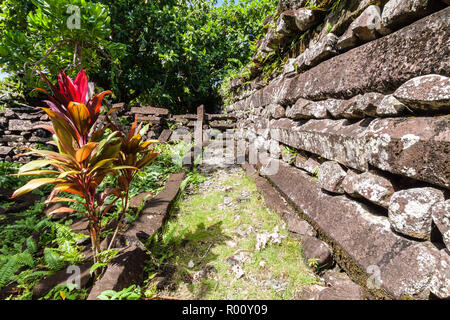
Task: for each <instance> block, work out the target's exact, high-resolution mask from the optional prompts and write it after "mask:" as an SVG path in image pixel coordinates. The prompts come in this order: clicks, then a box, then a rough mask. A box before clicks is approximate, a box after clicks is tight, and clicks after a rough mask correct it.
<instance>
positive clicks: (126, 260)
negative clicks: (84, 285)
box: [87, 246, 147, 300]
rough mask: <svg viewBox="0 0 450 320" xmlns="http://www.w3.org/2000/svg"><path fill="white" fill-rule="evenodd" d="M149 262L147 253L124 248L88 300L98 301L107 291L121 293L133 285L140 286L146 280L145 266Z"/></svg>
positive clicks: (113, 260)
mask: <svg viewBox="0 0 450 320" xmlns="http://www.w3.org/2000/svg"><path fill="white" fill-rule="evenodd" d="M146 260H147V255H146V253H145V252H144V251H143V250H142V249H140V248H138V247H135V246H130V247H127V248H124V249H122V250H121V252H119V254H118V255H117V256H115V257H114V258H113V259H112V260H111V262H110V263H109V264H108V267H107V269H106V271H105V274H104V275H103V277H102V278H101V279H100V280H98V281H97V282H96V283H95V285H94V287H93V288H92V290H91V292H90V293H89V296H88V298H87V300H98V299H99V298H98V296H99V295H100V294H101V293H102V292H103V291H106V290H115V291H120V290H122V289H125V288H128V287H129V286H130V285H132V284H138V285H139V284H140V283H141V282H142V281H143V280H144V274H145V273H144V266H145V262H146Z"/></svg>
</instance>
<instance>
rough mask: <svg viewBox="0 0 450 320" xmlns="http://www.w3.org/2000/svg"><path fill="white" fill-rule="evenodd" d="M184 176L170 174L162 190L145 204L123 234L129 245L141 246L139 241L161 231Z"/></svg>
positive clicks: (182, 174)
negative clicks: (138, 215)
mask: <svg viewBox="0 0 450 320" xmlns="http://www.w3.org/2000/svg"><path fill="white" fill-rule="evenodd" d="M185 176H186V173H185V172H180V173H175V174H172V175H171V176H170V177H169V179H167V181H166V185H165V187H164V189H163V190H162V191H161V192H159V193H158V194H157V195H156V196H155V197H153V198H152V199H151V200H150V201H147V202H146V204H145V206H144V208H143V209H142V211H141V216H140V217H139V219H138V220H137V221H135V222H134V223H133V225H132V226H131V227H130V228H129V229H128V230H127V231H126V232H125V234H124V235H125V237H126V238H127V239H128V240H129V241H130V242H131V243H133V244H135V245H137V246H141V244H140V240H141V239H147V238H148V237H150V236H152V235H153V234H154V233H155V232H156V231H158V230H160V229H161V227H162V226H163V223H164V221H165V219H166V218H167V215H168V214H169V210H170V208H171V206H172V204H173V201H174V200H175V198H176V196H177V195H178V192H179V191H180V185H181V182H182V181H183V179H184V177H185Z"/></svg>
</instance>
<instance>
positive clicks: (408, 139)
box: [226, 0, 450, 299]
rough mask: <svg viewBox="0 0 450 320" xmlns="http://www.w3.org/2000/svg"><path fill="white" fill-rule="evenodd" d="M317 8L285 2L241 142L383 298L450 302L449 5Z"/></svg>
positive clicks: (233, 109)
mask: <svg viewBox="0 0 450 320" xmlns="http://www.w3.org/2000/svg"><path fill="white" fill-rule="evenodd" d="M304 2H305V1H293V0H291V1H281V2H280V6H279V12H278V13H277V15H276V19H272V21H271V22H270V26H271V27H269V28H268V31H267V33H266V36H265V38H264V39H262V40H261V41H260V42H259V47H258V51H257V53H256V54H255V57H254V59H253V61H252V63H250V65H249V66H247V67H246V68H247V70H249V71H250V72H246V73H245V77H247V78H245V77H243V78H238V79H235V80H233V81H232V82H231V84H230V87H229V89H230V90H231V92H233V93H234V96H233V102H232V103H231V104H230V105H228V106H226V109H227V112H228V113H232V114H234V115H235V116H236V117H237V119H238V121H237V134H236V138H238V139H245V140H247V147H248V148H249V149H250V150H260V151H270V152H271V157H272V158H273V159H272V160H269V161H267V159H266V160H265V161H262V160H261V159H259V160H260V167H261V168H260V169H261V170H260V174H261V175H263V176H266V177H267V179H268V180H269V181H270V182H271V183H272V184H273V185H274V186H276V187H277V189H278V190H279V191H280V192H281V194H283V196H284V197H285V198H286V199H287V200H288V201H289V202H290V203H292V204H293V205H294V206H295V207H296V208H297V209H299V211H300V212H301V215H302V218H304V219H305V220H307V221H308V222H309V223H310V224H311V225H312V226H313V227H314V228H315V230H316V231H317V233H318V235H319V237H320V238H321V239H322V240H324V241H325V242H326V243H327V245H329V246H330V247H331V248H332V249H333V256H334V259H335V260H336V261H337V262H338V263H339V265H340V266H341V267H342V268H344V269H345V270H346V271H347V272H348V274H349V275H350V277H351V278H352V279H353V280H354V281H356V282H358V283H359V284H360V285H362V286H364V287H366V289H368V290H369V291H370V292H371V293H372V294H373V296H374V297H384V298H393V299H402V298H417V299H428V298H436V297H438V298H450V253H449V252H450V251H449V249H450V224H449V223H448V221H449V218H450V200H449V198H450V191H449V189H450V156H449V151H450V118H449V110H450V78H449V76H450V49H449V48H450V34H449V32H448V30H450V8H448V4H449V3H448V1H426V0H421V1H407V0H390V1H344V2H341V4H340V5H339V7H337V8H335V10H331V9H329V10H328V11H327V10H311V9H306V8H304V4H305V3H304ZM324 9H327V8H324ZM299 35H300V37H299ZM296 37H297V38H296ZM298 38H299V40H296V39H298ZM293 39H294V40H293ZM292 41H294V43H293V42H292ZM273 55H284V57H285V58H286V59H284V61H286V64H285V65H284V66H283V68H280V70H281V71H279V72H278V73H277V72H274V73H271V74H265V75H264V74H263V73H264V70H266V66H267V63H269V62H268V61H271V59H272V58H271V56H273ZM263 78H264V79H263ZM280 158H281V159H280ZM274 161H275V162H276V164H277V167H278V170H276V171H275V172H270V173H269V172H268V171H267V168H268V167H269V166H273V164H274ZM373 270H377V272H379V275H380V278H379V280H380V286H378V287H376V288H374V287H372V286H371V285H368V283H369V280H370V279H371V278H373ZM370 283H372V282H370ZM368 286H369V287H370V288H368Z"/></svg>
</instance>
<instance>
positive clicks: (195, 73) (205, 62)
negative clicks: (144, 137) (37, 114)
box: [0, 0, 278, 113]
mask: <svg viewBox="0 0 450 320" xmlns="http://www.w3.org/2000/svg"><path fill="white" fill-rule="evenodd" d="M277 2H278V1H277V0H239V1H236V3H234V2H233V1H225V3H224V4H223V5H221V6H215V4H214V1H207V0H194V1H190V0H152V1H142V0H115V1H110V0H97V1H85V0H69V1H60V0H5V1H3V3H2V4H1V5H0V39H1V40H0V41H1V42H2V44H5V45H2V46H1V47H0V67H3V68H4V69H5V71H7V72H9V73H20V74H21V79H22V81H24V82H25V83H26V85H27V88H33V87H35V86H37V85H38V84H40V83H38V82H39V81H40V79H39V78H38V77H33V78H31V76H34V75H35V74H34V72H33V70H42V71H45V72H48V73H50V74H56V73H57V71H58V70H59V69H60V68H67V71H68V72H69V74H70V75H72V76H73V75H75V74H74V72H75V68H73V67H74V66H77V67H79V66H81V67H83V68H85V69H86V70H87V71H88V73H89V74H90V75H91V77H92V79H93V80H94V81H95V82H96V83H97V84H99V85H100V86H102V87H105V88H106V87H108V88H111V89H112V90H113V91H114V93H115V94H116V99H117V100H120V101H131V103H142V104H153V105H158V106H163V107H169V108H170V109H171V110H172V111H174V112H175V111H176V113H180V112H183V111H187V110H189V109H193V108H195V107H197V105H198V104H200V103H206V104H209V105H213V104H216V103H217V102H218V101H219V100H220V97H219V88H220V84H221V82H222V81H223V79H224V78H225V77H226V75H227V74H230V73H231V72H234V70H236V69H240V68H241V67H242V66H243V65H246V64H247V63H248V62H249V61H250V58H251V56H252V54H253V52H254V47H255V43H256V40H257V39H258V38H259V37H260V36H261V34H262V33H263V28H262V21H263V19H264V18H265V17H266V16H268V15H270V14H272V13H273V12H274V10H275V7H276V5H277ZM69 5H77V6H79V7H80V9H81V10H80V13H81V21H80V27H81V29H79V30H78V29H72V30H71V29H69V28H68V27H67V21H68V19H70V16H71V13H70V11H69V13H67V9H68V8H69ZM53 46H55V48H54V47H53ZM53 49H54V50H53ZM78 49H80V52H78ZM47 54H48V55H47ZM80 57H81V59H79V58H80ZM24 76H25V77H24ZM30 79H31V80H30Z"/></svg>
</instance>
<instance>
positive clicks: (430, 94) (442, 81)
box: [394, 74, 450, 112]
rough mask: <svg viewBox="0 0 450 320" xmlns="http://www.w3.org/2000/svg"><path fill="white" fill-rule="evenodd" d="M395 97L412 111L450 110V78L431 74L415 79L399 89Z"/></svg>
mask: <svg viewBox="0 0 450 320" xmlns="http://www.w3.org/2000/svg"><path fill="white" fill-rule="evenodd" d="M394 97H395V98H397V99H398V100H399V101H400V102H403V103H404V104H406V105H407V106H408V107H410V108H411V109H422V110H437V111H442V112H445V111H449V110H450V78H448V77H444V76H441V75H437V74H431V75H426V76H421V77H416V78H413V79H411V80H409V81H407V82H406V83H404V84H403V85H401V86H400V88H398V89H397V90H396V91H395V93H394Z"/></svg>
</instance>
